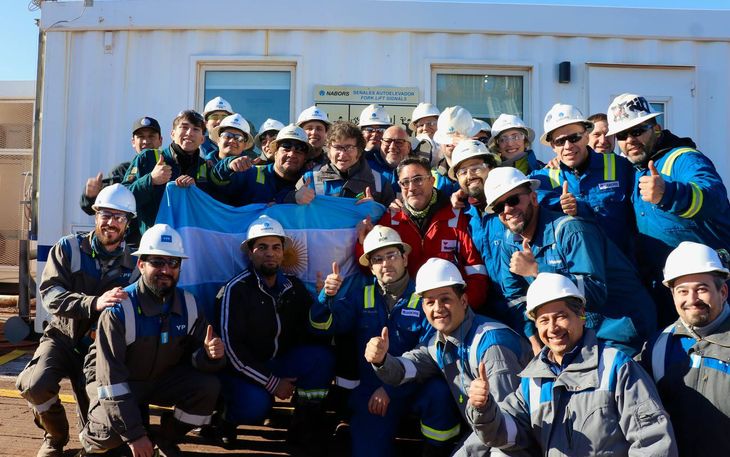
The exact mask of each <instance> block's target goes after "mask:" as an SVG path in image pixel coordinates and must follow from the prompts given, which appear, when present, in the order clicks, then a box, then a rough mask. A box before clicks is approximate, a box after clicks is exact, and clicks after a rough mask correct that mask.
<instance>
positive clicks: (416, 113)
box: [408, 103, 441, 132]
mask: <svg viewBox="0 0 730 457" xmlns="http://www.w3.org/2000/svg"><path fill="white" fill-rule="evenodd" d="M439 114H441V111H439V109H438V108H437V107H436V106H435V105H432V104H431V103H419V104H418V106H416V108H415V109H414V110H413V114H412V115H411V122H409V123H408V128H409V129H411V130H412V131H414V132H415V131H416V122H418V121H419V120H421V119H423V118H424V117H432V116H438V115H439Z"/></svg>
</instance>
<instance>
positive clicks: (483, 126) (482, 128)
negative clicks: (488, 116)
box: [473, 118, 492, 134]
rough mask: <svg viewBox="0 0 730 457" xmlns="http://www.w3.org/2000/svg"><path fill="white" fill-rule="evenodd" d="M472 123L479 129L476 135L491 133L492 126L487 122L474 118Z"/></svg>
mask: <svg viewBox="0 0 730 457" xmlns="http://www.w3.org/2000/svg"><path fill="white" fill-rule="evenodd" d="M473 120H474V123H475V124H476V125H477V127H479V130H477V133H479V132H489V133H490V134H491V133H492V126H491V125H489V122H487V121H483V120H481V119H477V118H474V119H473Z"/></svg>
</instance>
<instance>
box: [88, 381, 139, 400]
mask: <svg viewBox="0 0 730 457" xmlns="http://www.w3.org/2000/svg"><path fill="white" fill-rule="evenodd" d="M96 391H97V392H98V394H99V399H102V398H104V399H106V398H115V397H121V396H122V395H127V394H129V393H131V392H132V391H131V390H129V384H127V383H126V382H122V383H119V384H112V385H111V386H99V387H97V389H96Z"/></svg>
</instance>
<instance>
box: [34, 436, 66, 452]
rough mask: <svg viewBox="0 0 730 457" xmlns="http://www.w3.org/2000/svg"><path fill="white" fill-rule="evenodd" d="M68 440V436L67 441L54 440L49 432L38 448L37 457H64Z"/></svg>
mask: <svg viewBox="0 0 730 457" xmlns="http://www.w3.org/2000/svg"><path fill="white" fill-rule="evenodd" d="M67 442H68V437H66V440H65V441H57V440H54V439H53V438H52V437H51V436H50V435H49V434H48V433H46V436H45V437H44V438H43V443H41V448H40V449H38V454H36V456H37V457H63V447H64V446H65V445H66V443H67Z"/></svg>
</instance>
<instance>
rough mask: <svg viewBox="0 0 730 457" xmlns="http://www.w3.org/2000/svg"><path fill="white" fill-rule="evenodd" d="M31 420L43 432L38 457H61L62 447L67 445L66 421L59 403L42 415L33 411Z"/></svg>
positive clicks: (64, 413)
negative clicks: (32, 419)
mask: <svg viewBox="0 0 730 457" xmlns="http://www.w3.org/2000/svg"><path fill="white" fill-rule="evenodd" d="M33 418H34V420H35V423H36V425H38V427H40V428H42V429H43V430H44V431H45V434H44V436H43V443H42V444H41V448H40V449H38V454H37V455H38V457H55V456H62V455H63V447H64V446H65V445H66V443H68V419H66V411H65V410H64V409H63V406H62V405H61V401H60V400H58V401H57V402H56V403H54V404H53V405H51V407H50V408H48V410H46V411H44V412H42V413H38V412H36V410H35V409H34V410H33Z"/></svg>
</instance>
